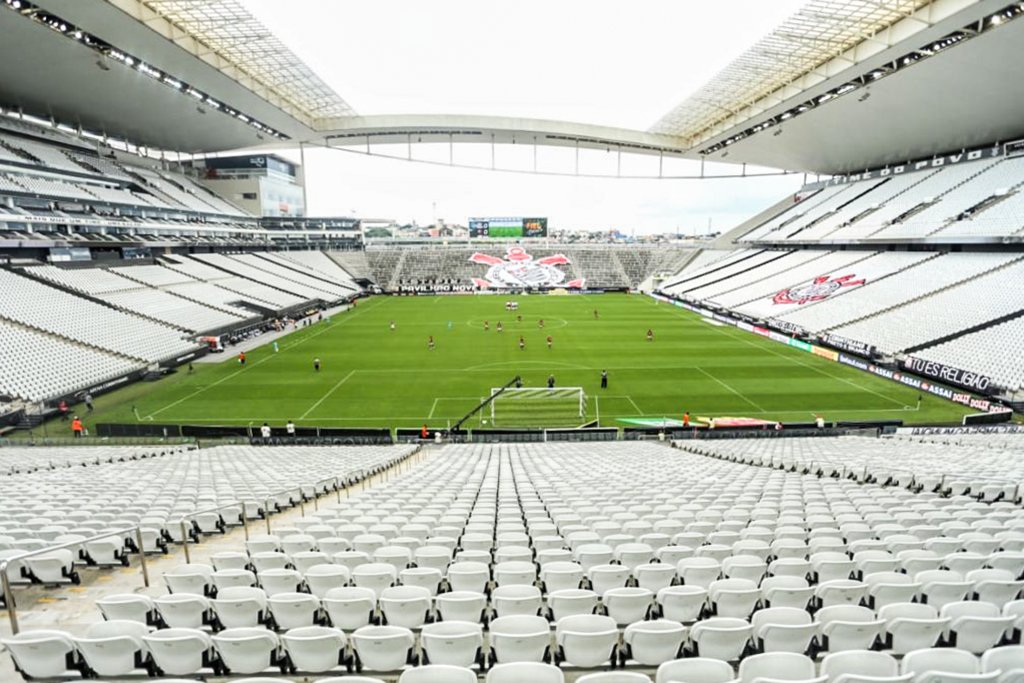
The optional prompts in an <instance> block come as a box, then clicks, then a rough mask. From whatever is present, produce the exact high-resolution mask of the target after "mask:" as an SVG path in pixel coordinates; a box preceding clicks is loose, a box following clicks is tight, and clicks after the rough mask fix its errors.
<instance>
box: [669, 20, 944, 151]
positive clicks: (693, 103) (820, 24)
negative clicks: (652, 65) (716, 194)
mask: <svg viewBox="0 0 1024 683" xmlns="http://www.w3.org/2000/svg"><path fill="white" fill-rule="evenodd" d="M930 4H932V3H931V0H810V2H808V3H807V4H806V5H805V6H803V7H801V8H800V9H799V10H798V11H797V12H796V13H795V14H794V15H792V16H791V17H790V18H789V19H787V20H786V21H784V22H783V23H782V25H781V26H779V27H778V28H776V29H774V30H773V31H772V32H771V33H769V34H768V35H767V36H765V37H764V38H762V39H761V40H759V41H758V42H757V44H756V45H754V46H753V47H751V48H750V49H749V50H747V51H746V52H745V53H744V54H743V55H741V56H740V57H739V58H738V59H736V60H735V61H733V62H732V63H731V64H729V66H727V67H726V68H725V69H724V70H723V71H722V72H721V73H719V74H718V75H717V76H715V78H714V79H713V80H711V81H710V82H709V83H707V84H706V85H705V86H704V87H702V88H701V89H700V90H698V91H697V92H695V93H693V94H692V95H690V96H689V97H688V98H687V99H686V100H685V101H683V102H682V103H681V104H680V105H678V106H677V107H675V108H673V109H672V111H670V112H668V113H667V114H665V116H663V117H662V118H661V119H660V120H659V121H658V122H657V123H656V124H655V125H654V126H653V127H652V128H651V130H652V131H653V132H657V133H662V134H665V135H676V136H679V137H682V138H684V139H686V140H688V141H691V142H692V144H697V142H698V141H699V140H700V139H701V138H702V137H705V136H707V134H708V132H709V131H712V130H714V129H715V127H716V126H719V125H720V124H722V123H723V122H725V121H729V120H730V119H734V118H735V117H736V116H737V115H739V114H740V113H741V112H743V111H744V110H747V109H748V108H750V107H751V106H753V105H755V104H756V103H757V102H759V101H762V100H763V99H764V98H766V97H768V96H770V95H772V94H773V93H780V92H782V91H784V90H785V89H786V87H787V86H790V87H792V86H793V84H796V83H798V82H799V81H800V79H802V78H804V77H806V76H807V75H808V74H813V73H814V72H816V71H817V70H818V69H819V68H820V67H821V66H822V65H824V64H826V63H828V62H829V61H830V60H831V59H832V58H834V57H837V56H840V55H842V54H843V53H844V52H846V51H848V50H850V49H851V48H853V47H856V46H858V45H862V44H866V45H872V44H874V45H884V44H887V42H888V38H887V37H886V36H884V35H883V32H884V31H885V30H886V29H888V28H889V27H891V26H892V25H893V24H895V23H896V22H897V21H899V20H900V19H904V18H906V17H912V16H913V15H914V13H915V12H916V11H917V10H919V9H921V8H922V7H925V6H927V5H930Z"/></svg>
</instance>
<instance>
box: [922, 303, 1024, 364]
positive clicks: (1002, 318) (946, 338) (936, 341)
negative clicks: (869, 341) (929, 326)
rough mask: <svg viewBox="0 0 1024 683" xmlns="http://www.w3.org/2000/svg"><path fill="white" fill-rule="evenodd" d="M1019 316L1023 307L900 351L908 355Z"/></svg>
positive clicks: (1022, 314) (1023, 309)
mask: <svg viewBox="0 0 1024 683" xmlns="http://www.w3.org/2000/svg"><path fill="white" fill-rule="evenodd" d="M1021 317H1024V308H1022V309H1021V310H1019V311H1016V312H1014V313H1009V314H1007V315H1004V316H1000V317H998V318H993V319H992V320H989V321H987V322H983V323H981V324H979V325H974V326H972V327H967V328H964V329H962V330H959V331H957V332H953V333H952V334H947V335H946V336H944V337H938V338H936V339H932V340H930V341H928V342H925V343H924V344H917V345H915V346H908V347H907V348H905V349H903V351H902V353H904V354H907V355H909V354H912V353H915V352H917V351H921V350H922V349H928V348H931V347H933V346H938V345H939V344H945V343H946V342H948V341H953V340H954V339H959V338H960V337H965V336H967V335H969V334H974V333H975V332H981V331H982V330H985V329H988V328H990V327H995V326H996V325H1002V324H1003V323H1006V322H1010V321H1011V320H1015V319H1017V318H1021Z"/></svg>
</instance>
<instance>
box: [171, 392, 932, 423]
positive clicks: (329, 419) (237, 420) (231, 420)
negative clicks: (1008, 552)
mask: <svg viewBox="0 0 1024 683" xmlns="http://www.w3.org/2000/svg"><path fill="white" fill-rule="evenodd" d="M605 398H608V397H607V396H606V397H605ZM634 405H635V404H634ZM670 412H671V411H665V412H661V413H644V412H641V411H640V409H639V408H637V415H624V416H622V417H665V416H666V415H667V414H668V413H670ZM769 412H770V413H771V414H772V415H806V414H808V411H806V410H772V411H769ZM819 412H822V413H824V412H828V410H827V409H822V410H821V411H819ZM907 412H917V408H911V409H910V410H905V409H903V408H878V409H872V408H856V409H852V410H839V411H838V413H839V414H841V415H843V414H847V413H907ZM811 414H813V415H817V414H818V413H811ZM613 416H615V417H619V415H618V414H617V413H614V414H613ZM460 417H462V415H461V414H459V415H435V416H434V418H436V419H438V420H453V419H457V418H460ZM243 420H244V421H246V422H257V421H267V422H280V423H284V422H286V421H287V420H288V418H287V417H266V416H265V415H261V416H260V417H232V418H207V417H197V418H186V419H183V420H182V422H183V423H185V424H187V423H193V422H203V423H206V422H213V423H219V424H234V425H236V426H244V425H242V424H239V423H240V422H241V421H243ZM395 420H413V421H422V420H423V416H422V415H414V416H405V417H398V416H394V415H382V416H368V417H318V418H314V419H313V420H312V421H313V422H370V421H374V422H382V421H390V422H394V421H395Z"/></svg>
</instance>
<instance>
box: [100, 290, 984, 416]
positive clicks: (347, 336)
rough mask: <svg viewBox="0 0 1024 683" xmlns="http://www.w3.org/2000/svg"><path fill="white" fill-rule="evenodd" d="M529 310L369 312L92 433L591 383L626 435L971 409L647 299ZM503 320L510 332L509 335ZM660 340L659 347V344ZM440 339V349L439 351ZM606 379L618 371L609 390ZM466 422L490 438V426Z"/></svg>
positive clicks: (181, 384)
mask: <svg viewBox="0 0 1024 683" xmlns="http://www.w3.org/2000/svg"><path fill="white" fill-rule="evenodd" d="M517 300H518V301H519V303H520V309H519V314H520V315H522V322H521V323H520V322H517V321H516V314H515V313H512V314H509V313H506V312H505V311H504V301H505V297H501V296H475V297H474V296H470V297H442V296H439V297H401V298H397V297H375V298H371V299H367V300H363V301H360V302H359V305H358V307H356V308H355V309H352V310H350V311H348V312H346V313H342V314H339V315H336V316H334V317H333V318H331V319H330V320H329V321H327V322H324V323H320V324H316V325H313V326H311V327H308V328H300V329H299V330H298V331H296V332H294V333H292V334H291V335H289V336H287V337H284V338H283V339H281V340H280V341H279V345H280V352H278V353H274V352H273V349H272V348H271V347H270V345H269V344H268V345H266V346H263V347H260V348H258V349H255V350H253V351H251V352H250V353H249V354H248V365H247V367H245V368H241V367H239V365H238V362H237V360H236V358H235V356H234V355H233V354H232V353H230V352H229V353H227V354H224V355H223V356H222V358H223V361H222V362H219V363H211V364H207V363H197V364H196V365H195V373H194V374H192V375H189V374H188V373H186V372H184V369H182V370H181V371H179V372H178V373H176V374H174V375H172V376H170V377H168V378H165V379H163V380H161V381H159V382H156V383H147V382H143V383H138V384H135V385H132V386H129V387H126V388H124V389H122V390H119V391H116V392H113V393H111V394H107V395H105V396H101V397H99V398H98V399H97V407H96V412H95V413H93V414H91V415H88V416H87V424H96V423H98V422H134V421H136V419H137V417H136V411H137V414H138V419H142V420H145V421H152V422H154V423H165V424H166V423H172V424H211V425H213V424H248V423H250V422H252V423H255V424H262V423H263V422H264V421H266V422H269V423H270V424H271V425H281V424H283V423H284V422H285V421H287V420H289V419H292V420H295V422H296V423H298V424H300V425H319V426H324V427H328V426H329V427H353V426H367V427H385V426H386V427H419V426H420V425H421V424H422V423H424V422H427V423H428V424H429V425H430V426H431V427H444V426H445V425H446V424H448V422H449V421H454V420H456V419H458V418H460V417H462V416H463V415H464V414H466V413H467V412H469V411H470V410H471V409H472V408H473V407H474V406H475V405H476V404H477V403H479V401H480V400H481V399H482V398H483V397H485V396H487V395H489V393H490V390H491V388H492V387H497V386H501V385H503V384H505V383H506V382H508V381H509V380H510V379H511V378H513V377H514V376H515V375H517V374H519V375H521V376H522V377H523V380H524V382H525V386H533V387H539V386H544V382H545V380H546V378H547V376H548V375H549V374H554V375H555V378H556V380H557V384H558V386H560V387H567V386H581V387H583V388H584V389H585V391H586V395H587V397H588V398H587V417H588V418H589V419H599V420H600V423H601V424H602V425H609V426H623V423H621V422H620V421H619V419H620V418H634V417H643V416H646V417H654V418H660V417H670V418H672V417H674V418H678V417H679V416H680V415H681V414H682V412H683V411H684V410H688V411H690V413H691V415H692V416H694V417H696V416H743V417H754V418H763V419H772V420H776V419H777V420H782V421H790V422H797V421H810V420H813V415H814V414H815V413H821V414H822V415H823V416H824V417H825V418H826V419H827V420H839V419H848V420H852V419H902V420H904V421H906V422H908V423H935V422H959V420H960V416H961V415H962V414H963V413H964V412H967V411H966V410H965V409H963V408H961V407H959V406H957V405H955V404H952V403H949V402H947V401H943V400H940V399H938V398H934V397H931V396H925V398H924V400H923V402H922V403H921V406H920V408H919V409H918V407H917V397H918V394H917V392H916V391H914V390H913V389H910V388H908V387H903V386H900V385H897V384H895V383H892V382H888V381H885V380H882V379H879V378H876V377H872V376H869V375H866V374H864V373H862V372H859V371H857V370H854V369H852V368H847V367H844V366H840V365H838V364H836V363H832V362H829V361H826V360H823V359H820V358H816V357H814V356H811V355H810V354H808V353H805V352H802V351H799V350H797V349H792V348H789V347H786V346H783V345H781V344H778V343H776V342H772V341H770V340H767V339H763V338H760V337H757V336H756V335H751V334H749V333H746V332H743V331H741V330H738V329H736V328H733V327H729V326H714V325H711V324H709V323H707V322H705V321H704V320H703V319H702V318H700V317H699V316H697V315H694V314H691V313H689V312H687V311H684V310H682V309H680V308H677V307H674V306H669V305H665V304H656V303H655V302H654V301H653V300H652V299H649V298H647V297H643V296H636V295H634V296H630V295H594V296H561V297H559V296H521V297H518V298H517ZM595 308H596V309H598V310H599V313H600V318H599V319H595V318H594V315H593V311H594V309H595ZM539 318H543V319H544V321H545V323H546V325H545V328H544V329H543V330H541V329H539V327H538V324H537V321H538V319H539ZM390 320H394V321H395V324H396V328H397V329H396V330H395V331H393V332H392V331H389V329H388V322H389V321H390ZM485 320H488V321H490V324H491V329H490V331H489V332H485V331H484V329H483V323H484V321H485ZM499 320H501V321H503V322H504V325H505V331H504V332H503V333H498V332H496V331H495V324H496V323H497V322H498V321H499ZM449 321H450V322H451V327H450V328H449V325H448V322H449ZM647 328H652V329H653V331H654V333H655V339H654V341H653V342H648V341H646V338H645V332H646V330H647ZM520 334H522V335H523V337H525V339H526V349H525V350H524V351H520V350H519V348H518V340H519V335H520ZM548 334H550V335H551V336H552V337H553V338H554V347H553V348H552V349H550V350H549V349H548V348H547V347H546V343H545V337H546V336H547V335H548ZM428 335H433V336H434V339H435V340H436V348H435V349H434V350H433V351H430V350H428V348H427V337H428ZM316 357H319V358H320V359H321V361H322V370H321V371H320V372H319V373H317V372H314V370H313V359H314V358H316ZM602 369H607V370H608V375H609V387H608V388H607V389H604V390H602V389H600V388H599V384H600V372H601V370H602ZM468 426H471V427H477V426H480V421H479V419H477V420H475V421H472V422H470V423H468ZM498 426H513V425H510V424H508V423H507V422H506V423H504V424H500V423H499V425H498Z"/></svg>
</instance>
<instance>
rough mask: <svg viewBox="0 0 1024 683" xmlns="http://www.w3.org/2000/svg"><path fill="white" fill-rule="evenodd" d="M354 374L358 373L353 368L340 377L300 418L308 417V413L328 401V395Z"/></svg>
mask: <svg viewBox="0 0 1024 683" xmlns="http://www.w3.org/2000/svg"><path fill="white" fill-rule="evenodd" d="M354 374H356V371H355V370H352V371H351V372H349V373H348V374H347V375H345V376H344V377H342V378H341V379H339V380H338V383H337V384H335V385H334V386H333V387H331V388H330V389H329V390H328V391H327V393H326V394H324V395H323V396H321V397H320V400H319V401H317V402H316V403H314V404H313V405H312V406H310V408H309V410H307V411H306V412H304V413H303V414H302V415H299V419H300V420H302V419H305V417H306V416H307V415H309V414H310V413H311V412H313V411H314V410H316V409H317V407H319V405H320V404H321V403H323V402H324V401H326V400H327V397H328V396H330V395H331V394H333V393H334V392H335V391H337V389H338V387H340V386H341V385H342V384H344V383H345V382H347V381H348V380H349V378H350V377H351V376H352V375H354Z"/></svg>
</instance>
